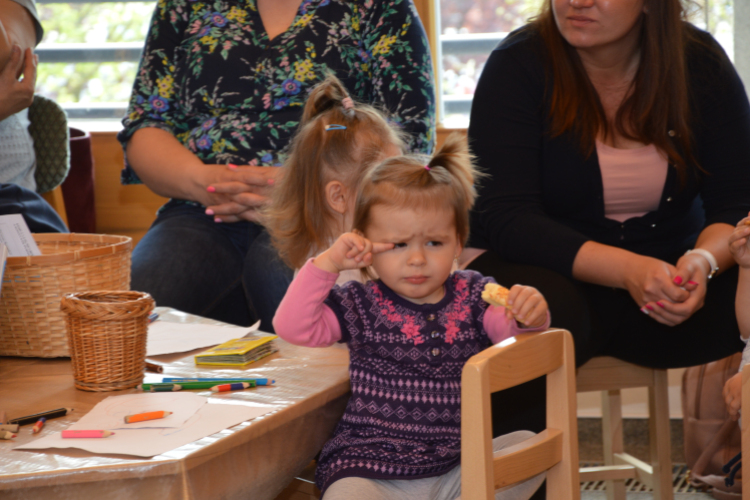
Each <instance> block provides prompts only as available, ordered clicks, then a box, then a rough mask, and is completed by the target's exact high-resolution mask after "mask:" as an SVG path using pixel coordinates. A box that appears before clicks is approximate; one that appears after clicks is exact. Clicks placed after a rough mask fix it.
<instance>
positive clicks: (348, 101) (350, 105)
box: [341, 96, 354, 109]
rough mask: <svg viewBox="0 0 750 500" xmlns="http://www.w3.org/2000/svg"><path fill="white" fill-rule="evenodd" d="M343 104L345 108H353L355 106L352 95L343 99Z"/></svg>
mask: <svg viewBox="0 0 750 500" xmlns="http://www.w3.org/2000/svg"><path fill="white" fill-rule="evenodd" d="M341 105H342V106H344V109H352V108H354V101H352V98H351V97H349V96H346V97H344V98H343V99H341Z"/></svg>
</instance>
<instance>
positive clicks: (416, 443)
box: [316, 271, 520, 492]
mask: <svg viewBox="0 0 750 500" xmlns="http://www.w3.org/2000/svg"><path fill="white" fill-rule="evenodd" d="M490 281H494V280H492V279H491V278H484V277H482V276H481V275H480V274H478V273H476V272H473V271H458V272H456V273H454V274H453V275H451V277H450V278H449V279H448V281H447V282H446V286H445V297H443V299H442V300H441V301H440V302H438V303H436V304H423V305H419V304H414V303H412V302H409V301H407V300H405V299H403V298H401V297H400V296H398V295H397V294H395V293H394V292H393V291H392V290H391V289H389V288H388V287H387V286H386V285H384V284H383V283H381V282H380V281H377V282H372V281H371V282H368V283H366V284H364V285H363V284H361V283H357V282H349V283H347V284H346V285H344V286H341V287H339V286H335V287H334V288H333V290H332V291H331V292H330V295H329V296H328V299H327V300H326V301H325V304H326V305H327V306H329V307H330V308H331V309H332V310H333V312H334V313H335V314H336V317H337V318H338V321H339V324H340V326H341V341H342V342H346V343H347V344H348V346H349V351H350V366H349V373H350V378H351V390H352V396H351V398H350V399H349V403H348V405H347V408H346V411H345V413H344V416H343V418H342V419H341V421H340V422H339V424H338V426H337V427H336V430H335V432H334V437H333V438H332V439H331V440H329V441H328V442H327V443H326V445H325V446H324V447H323V451H322V452H321V455H320V460H319V461H318V468H317V473H316V482H317V485H318V487H319V488H320V490H321V492H325V490H326V488H327V487H328V486H330V485H331V484H332V483H333V482H334V481H336V480H338V479H342V478H344V477H349V476H356V477H365V478H372V479H410V478H423V477H430V476H436V475H441V474H444V473H446V472H447V471H449V470H450V469H452V468H453V467H455V466H456V465H458V463H459V459H460V450H461V441H460V437H461V371H462V369H463V366H464V364H465V363H466V361H467V360H468V359H469V358H470V357H471V356H473V355H474V354H477V353H478V352H480V351H482V350H483V349H485V348H486V347H488V346H489V345H490V343H491V342H490V339H489V337H488V334H487V332H486V331H485V328H484V325H483V316H484V314H485V311H486V310H487V303H485V302H484V301H483V300H481V297H480V296H481V293H482V289H483V288H484V285H485V284H486V283H487V282H490ZM512 323H513V325H514V326H515V321H513V322H512ZM519 331H520V330H519V329H517V328H513V327H511V326H510V324H509V325H508V328H507V332H505V335H504V336H502V338H505V337H509V336H512V335H515V334H516V333H518V332H519ZM493 338H495V339H497V338H498V337H497V336H496V335H493Z"/></svg>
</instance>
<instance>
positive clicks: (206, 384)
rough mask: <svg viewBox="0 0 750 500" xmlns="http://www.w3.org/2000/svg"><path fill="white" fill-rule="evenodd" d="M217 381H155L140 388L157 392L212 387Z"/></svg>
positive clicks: (250, 382) (251, 382)
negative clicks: (160, 390)
mask: <svg viewBox="0 0 750 500" xmlns="http://www.w3.org/2000/svg"><path fill="white" fill-rule="evenodd" d="M246 382H247V383H248V384H252V385H253V387H254V386H255V382H254V381H246ZM215 385H216V382H183V383H180V384H172V383H163V382H162V383H155V384H141V385H140V388H141V389H143V390H144V391H151V392H155V390H157V389H162V390H165V391H170V390H172V391H179V390H194V389H210V388H211V387H213V386H215Z"/></svg>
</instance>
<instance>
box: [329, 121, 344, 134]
mask: <svg viewBox="0 0 750 500" xmlns="http://www.w3.org/2000/svg"><path fill="white" fill-rule="evenodd" d="M329 130H346V126H345V125H339V124H337V123H331V124H330V125H326V132H328V131H329Z"/></svg>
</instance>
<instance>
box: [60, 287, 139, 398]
mask: <svg viewBox="0 0 750 500" xmlns="http://www.w3.org/2000/svg"><path fill="white" fill-rule="evenodd" d="M60 309H61V310H62V311H63V312H64V313H65V326H66V330H67V332H68V344H69V345H70V359H71V361H72V362H73V380H74V385H75V387H76V389H80V390H82V391H93V392H104V391H119V390H122V389H130V388H131V387H135V386H136V385H138V384H140V383H141V382H142V381H143V370H144V368H145V365H146V337H147V333H148V315H149V313H150V312H151V311H152V310H153V309H154V299H152V298H151V296H150V295H149V294H147V293H145V292H118V291H101V292H80V293H72V294H70V295H66V296H65V297H63V299H62V301H61V303H60Z"/></svg>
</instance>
